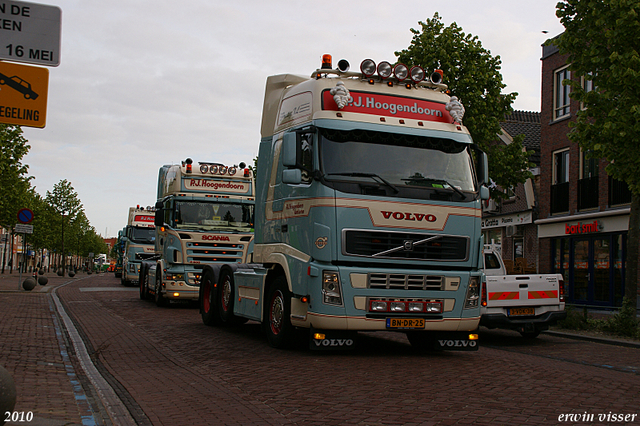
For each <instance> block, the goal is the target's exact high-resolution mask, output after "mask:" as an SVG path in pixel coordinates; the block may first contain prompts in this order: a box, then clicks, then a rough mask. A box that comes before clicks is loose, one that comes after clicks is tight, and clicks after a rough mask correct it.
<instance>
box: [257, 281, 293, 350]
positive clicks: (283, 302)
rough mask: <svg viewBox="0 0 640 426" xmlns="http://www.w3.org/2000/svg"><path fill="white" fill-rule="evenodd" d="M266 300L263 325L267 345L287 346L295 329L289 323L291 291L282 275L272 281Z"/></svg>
mask: <svg viewBox="0 0 640 426" xmlns="http://www.w3.org/2000/svg"><path fill="white" fill-rule="evenodd" d="M266 301H267V305H266V307H265V309H266V311H265V316H264V318H265V321H264V324H263V327H264V331H265V334H266V335H267V341H268V342H269V346H271V347H273V348H278V349H283V348H287V347H289V346H291V344H292V343H293V338H294V333H295V329H294V328H293V326H292V325H291V292H289V288H288V286H287V280H286V278H285V277H284V276H282V275H281V276H279V277H277V278H276V279H275V280H274V281H273V284H272V285H271V286H270V288H269V293H268V295H267V299H266Z"/></svg>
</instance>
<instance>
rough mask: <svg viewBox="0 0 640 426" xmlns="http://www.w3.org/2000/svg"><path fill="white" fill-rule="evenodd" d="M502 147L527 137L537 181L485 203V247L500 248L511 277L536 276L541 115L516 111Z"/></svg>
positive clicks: (506, 121)
mask: <svg viewBox="0 0 640 426" xmlns="http://www.w3.org/2000/svg"><path fill="white" fill-rule="evenodd" d="M500 126H501V127H502V134H501V135H500V136H499V138H500V141H499V143H504V144H507V145H508V144H510V143H511V142H513V138H514V137H516V136H518V135H524V136H525V138H524V141H523V145H524V147H525V149H526V150H527V152H531V157H530V159H529V161H531V162H532V163H534V164H535V167H534V168H533V169H532V170H531V171H532V173H533V175H534V178H533V179H527V181H526V182H525V183H524V184H519V185H517V186H516V187H514V188H510V189H509V190H507V191H506V192H507V193H508V194H509V195H510V197H509V199H506V200H502V201H498V200H493V199H492V200H489V201H485V203H484V205H483V208H482V233H483V235H484V240H485V242H486V243H493V244H498V245H500V247H501V252H502V259H503V260H504V263H505V266H506V267H507V270H508V272H509V273H532V272H536V269H537V264H538V234H537V227H536V225H535V224H534V221H535V219H536V218H537V204H536V193H537V191H538V189H537V186H538V181H539V178H540V169H539V167H540V113H538V112H527V111H514V112H513V113H512V114H511V115H509V116H508V117H506V118H505V119H504V120H503V121H502V122H501V123H500Z"/></svg>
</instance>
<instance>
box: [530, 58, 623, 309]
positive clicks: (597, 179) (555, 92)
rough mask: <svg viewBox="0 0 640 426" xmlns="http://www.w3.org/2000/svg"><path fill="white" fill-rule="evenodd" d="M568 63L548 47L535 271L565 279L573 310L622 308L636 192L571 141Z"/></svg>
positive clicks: (572, 111)
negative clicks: (566, 82)
mask: <svg viewBox="0 0 640 426" xmlns="http://www.w3.org/2000/svg"><path fill="white" fill-rule="evenodd" d="M566 59H567V58H566V56H564V55H561V54H560V53H559V52H558V49H557V48H556V47H555V46H553V45H548V46H543V48H542V103H541V115H540V118H541V128H540V132H541V144H540V153H541V158H540V161H541V162H540V170H541V173H540V192H539V193H540V197H539V215H538V218H537V220H536V221H535V224H536V225H537V228H538V238H539V240H538V241H539V253H540V257H539V264H538V267H539V270H540V272H542V273H561V274H563V276H564V278H565V286H566V289H567V299H568V301H569V302H570V303H575V304H583V305H590V306H607V307H608V306H620V305H621V303H622V297H623V293H624V272H625V251H626V238H627V230H628V224H629V211H630V208H629V205H630V202H631V193H630V192H629V189H628V187H627V186H626V185H625V184H624V183H623V182H619V181H616V180H614V179H611V178H610V177H608V176H607V174H606V172H605V170H604V168H605V166H606V165H607V162H606V161H605V160H604V159H589V158H587V156H586V155H585V154H586V153H585V152H583V151H582V150H581V149H580V147H579V146H578V145H577V144H574V143H571V142H570V141H569V139H568V137H567V133H568V132H569V130H570V128H569V123H571V122H572V121H574V120H575V117H576V112H577V111H578V110H579V108H581V105H580V104H579V103H578V102H577V101H575V100H572V99H571V98H569V87H567V86H565V85H563V84H562V80H564V79H572V78H575V77H572V76H571V72H570V71H569V69H568V64H567V62H566ZM583 83H584V82H583ZM586 88H587V89H589V87H586Z"/></svg>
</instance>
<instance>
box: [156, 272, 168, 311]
mask: <svg viewBox="0 0 640 426" xmlns="http://www.w3.org/2000/svg"><path fill="white" fill-rule="evenodd" d="M161 273H162V272H161ZM155 290H156V294H155V301H156V306H159V307H165V306H167V305H168V304H169V301H168V300H167V298H166V297H164V296H163V295H162V282H161V281H160V278H159V277H156V289H155Z"/></svg>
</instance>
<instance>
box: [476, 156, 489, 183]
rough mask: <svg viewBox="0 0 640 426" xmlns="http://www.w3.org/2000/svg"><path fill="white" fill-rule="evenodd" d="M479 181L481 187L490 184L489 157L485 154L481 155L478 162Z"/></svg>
mask: <svg viewBox="0 0 640 426" xmlns="http://www.w3.org/2000/svg"><path fill="white" fill-rule="evenodd" d="M478 180H479V182H478V184H479V185H484V184H487V183H489V157H487V154H486V153H484V152H483V153H481V154H480V160H479V161H478Z"/></svg>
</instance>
